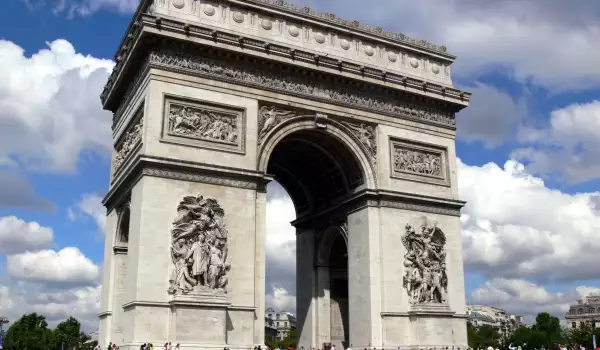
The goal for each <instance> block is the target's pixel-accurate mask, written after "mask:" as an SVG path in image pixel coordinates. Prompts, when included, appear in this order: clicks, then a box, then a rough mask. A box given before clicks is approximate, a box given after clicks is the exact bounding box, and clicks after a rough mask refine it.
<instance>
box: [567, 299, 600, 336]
mask: <svg viewBox="0 0 600 350" xmlns="http://www.w3.org/2000/svg"><path fill="white" fill-rule="evenodd" d="M565 319H566V320H567V327H569V328H579V327H581V326H583V325H584V324H587V325H589V326H591V327H595V328H599V327H600V295H589V296H587V297H585V298H584V299H581V300H577V303H576V304H574V305H571V307H569V311H568V312H567V314H566V315H565Z"/></svg>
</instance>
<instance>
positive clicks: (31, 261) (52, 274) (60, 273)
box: [6, 247, 100, 286]
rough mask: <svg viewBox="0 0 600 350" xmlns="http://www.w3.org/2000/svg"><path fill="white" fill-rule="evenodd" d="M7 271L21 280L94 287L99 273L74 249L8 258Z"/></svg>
mask: <svg viewBox="0 0 600 350" xmlns="http://www.w3.org/2000/svg"><path fill="white" fill-rule="evenodd" d="M6 270H7V272H8V273H9V275H11V276H12V277H13V278H16V279H18V280H21V281H31V282H40V283H47V284H50V285H61V284H62V285H79V286H93V285H96V284H97V280H98V276H99V271H100V269H99V267H98V266H97V265H96V264H94V263H93V262H92V261H91V260H90V259H88V258H87V257H86V256H85V255H83V253H82V252H81V251H80V250H79V249H77V248H74V247H67V248H63V249H61V250H60V251H54V250H41V251H38V252H28V253H23V254H18V255H9V256H7V258H6Z"/></svg>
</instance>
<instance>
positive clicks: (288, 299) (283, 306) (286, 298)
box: [265, 288, 296, 313]
mask: <svg viewBox="0 0 600 350" xmlns="http://www.w3.org/2000/svg"><path fill="white" fill-rule="evenodd" d="M295 294H296V293H295V291H294V293H293V294H290V293H289V292H288V291H287V290H285V289H283V288H273V289H272V290H271V291H269V292H268V293H267V297H266V301H265V304H266V306H267V307H268V308H269V307H271V308H273V309H275V310H278V311H287V312H291V313H296V296H295Z"/></svg>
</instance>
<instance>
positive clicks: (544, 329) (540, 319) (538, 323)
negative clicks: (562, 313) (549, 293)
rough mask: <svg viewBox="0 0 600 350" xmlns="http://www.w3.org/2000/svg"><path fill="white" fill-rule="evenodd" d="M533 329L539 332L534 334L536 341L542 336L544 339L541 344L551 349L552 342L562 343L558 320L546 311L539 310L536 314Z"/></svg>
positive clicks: (562, 338) (563, 339)
mask: <svg viewBox="0 0 600 350" xmlns="http://www.w3.org/2000/svg"><path fill="white" fill-rule="evenodd" d="M533 330H535V331H538V332H540V334H535V340H536V341H537V340H538V339H539V338H541V337H542V336H543V337H544V338H545V339H544V340H543V341H542V344H541V345H544V346H546V347H547V348H550V349H551V348H552V344H562V343H564V341H565V338H564V337H563V332H562V328H561V327H560V320H559V319H558V317H554V316H552V315H550V314H549V313H547V312H541V313H539V314H538V315H537V316H536V318H535V325H534V326H533Z"/></svg>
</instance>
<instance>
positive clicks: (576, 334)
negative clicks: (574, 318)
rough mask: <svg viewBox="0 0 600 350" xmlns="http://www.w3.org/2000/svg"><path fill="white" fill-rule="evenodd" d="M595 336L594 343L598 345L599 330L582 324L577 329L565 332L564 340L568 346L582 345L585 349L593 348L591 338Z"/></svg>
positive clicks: (599, 339)
mask: <svg viewBox="0 0 600 350" xmlns="http://www.w3.org/2000/svg"><path fill="white" fill-rule="evenodd" d="M594 335H596V342H597V343H600V328H597V329H595V330H593V329H592V327H591V325H589V324H585V323H584V324H583V325H581V326H579V327H577V328H572V329H569V330H567V332H566V338H567V340H568V343H569V344H573V345H583V346H584V347H585V348H586V349H592V348H593V345H594V344H593V336H594Z"/></svg>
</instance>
